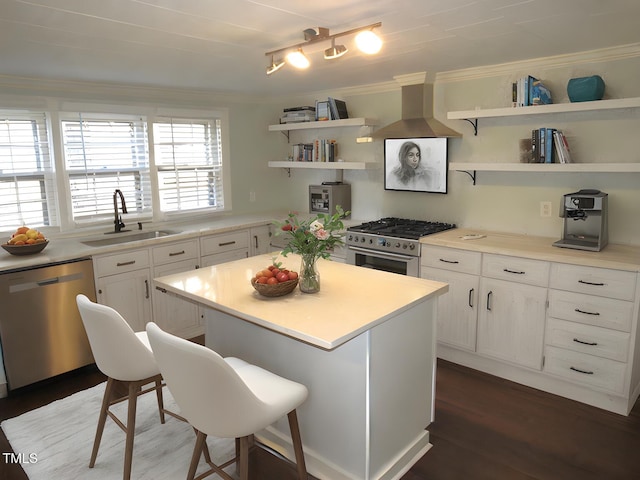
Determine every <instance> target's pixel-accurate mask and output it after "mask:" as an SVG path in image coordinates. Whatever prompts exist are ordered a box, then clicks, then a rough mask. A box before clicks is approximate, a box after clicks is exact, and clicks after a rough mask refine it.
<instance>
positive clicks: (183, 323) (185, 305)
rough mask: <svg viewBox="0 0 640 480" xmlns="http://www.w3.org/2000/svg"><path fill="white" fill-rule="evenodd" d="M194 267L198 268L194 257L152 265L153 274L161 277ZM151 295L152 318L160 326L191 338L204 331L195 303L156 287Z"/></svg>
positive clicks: (170, 331)
mask: <svg viewBox="0 0 640 480" xmlns="http://www.w3.org/2000/svg"><path fill="white" fill-rule="evenodd" d="M196 268H198V261H197V260H196V259H191V260H183V261H180V262H174V263H169V264H166V265H160V266H157V267H154V269H153V276H154V277H162V276H164V275H171V274H173V273H180V272H186V271H189V270H194V269H196ZM152 297H153V319H154V321H155V322H156V323H157V324H158V326H159V327H160V328H162V329H163V330H165V331H167V332H169V333H173V334H174V335H177V336H179V337H183V338H193V337H196V336H198V335H202V334H203V333H204V328H203V327H202V326H201V325H200V314H199V308H198V305H197V304H196V303H193V302H189V301H187V300H184V299H182V298H178V297H176V296H175V295H171V294H168V293H164V292H162V291H160V290H157V289H155V290H154V291H153V294H152Z"/></svg>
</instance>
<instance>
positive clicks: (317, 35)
mask: <svg viewBox="0 0 640 480" xmlns="http://www.w3.org/2000/svg"><path fill="white" fill-rule="evenodd" d="M381 26H382V22H378V23H373V24H371V25H366V26H364V27H359V28H354V29H351V30H347V31H345V32H341V33H334V34H330V33H329V29H328V28H324V27H314V28H307V29H306V30H303V34H304V40H305V41H304V42H302V43H298V44H296V45H291V46H289V47H284V48H279V49H278V50H272V51H270V52H267V53H265V55H266V56H270V57H271V64H270V65H269V66H268V67H267V75H271V74H272V73H273V72H275V71H277V70H279V69H280V68H281V67H282V66H283V65H284V64H285V63H288V64H290V65H292V66H294V67H296V68H301V69H302V68H308V67H309V65H310V61H309V59H308V58H307V56H306V55H305V54H304V52H303V51H302V47H304V46H306V45H312V44H314V43H318V42H324V41H329V40H330V41H331V47H330V48H327V49H326V50H325V51H324V58H325V60H333V59H335V58H340V57H342V56H343V55H344V54H345V53H347V52H348V49H347V47H345V46H344V45H336V41H335V39H336V38H338V37H344V36H346V35H353V34H357V35H356V45H357V47H358V49H359V50H360V51H362V52H363V53H366V54H368V55H373V54H375V53H378V52H379V51H380V49H381V48H382V40H381V39H380V37H378V36H377V35H376V34H375V33H374V32H373V29H374V28H378V27H381ZM285 53H286V56H285V60H283V61H280V62H279V63H276V62H274V58H275V57H276V56H281V55H282V54H285Z"/></svg>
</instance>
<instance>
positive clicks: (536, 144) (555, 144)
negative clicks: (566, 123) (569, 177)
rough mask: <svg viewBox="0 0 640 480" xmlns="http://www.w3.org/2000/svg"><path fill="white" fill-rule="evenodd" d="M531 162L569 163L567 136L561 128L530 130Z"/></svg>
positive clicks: (569, 153)
mask: <svg viewBox="0 0 640 480" xmlns="http://www.w3.org/2000/svg"><path fill="white" fill-rule="evenodd" d="M531 152H532V153H531V156H532V158H531V161H532V163H571V152H570V150H569V143H568V142H567V137H565V135H564V133H562V131H561V130H557V129H555V128H549V127H541V128H536V129H534V130H532V131H531Z"/></svg>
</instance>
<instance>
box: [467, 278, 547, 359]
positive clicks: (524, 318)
mask: <svg viewBox="0 0 640 480" xmlns="http://www.w3.org/2000/svg"><path fill="white" fill-rule="evenodd" d="M546 302H547V289H546V288H543V287H535V286H532V285H525V284H520V283H513V282H507V281H504V280H495V279H492V278H482V279H481V281H480V305H479V311H478V342H477V352H478V353H481V354H484V355H487V356H490V357H495V358H498V359H500V360H505V361H509V362H512V363H516V364H518V365H522V366H525V367H531V368H535V369H537V370H540V369H541V368H542V347H543V342H544V323H545V310H546Z"/></svg>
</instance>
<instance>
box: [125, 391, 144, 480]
mask: <svg viewBox="0 0 640 480" xmlns="http://www.w3.org/2000/svg"><path fill="white" fill-rule="evenodd" d="M139 391H140V383H139V382H131V383H129V398H128V402H129V405H128V409H127V430H126V436H127V440H126V444H125V449H124V475H123V477H122V478H123V479H124V480H129V479H130V478H131V463H132V461H133V439H134V438H135V433H136V407H137V405H138V392H139Z"/></svg>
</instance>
